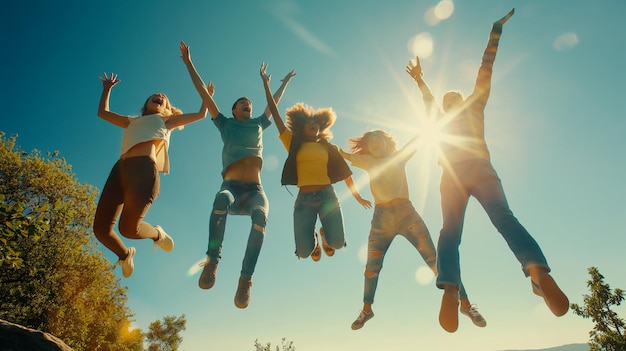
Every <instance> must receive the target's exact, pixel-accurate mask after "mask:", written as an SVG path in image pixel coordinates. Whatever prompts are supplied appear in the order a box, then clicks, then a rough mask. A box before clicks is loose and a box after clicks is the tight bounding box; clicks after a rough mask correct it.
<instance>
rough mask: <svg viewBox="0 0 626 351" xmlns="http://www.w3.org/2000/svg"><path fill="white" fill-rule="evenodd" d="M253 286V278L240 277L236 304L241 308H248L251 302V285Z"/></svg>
mask: <svg viewBox="0 0 626 351" xmlns="http://www.w3.org/2000/svg"><path fill="white" fill-rule="evenodd" d="M251 286H252V279H246V278H243V277H241V278H239V286H238V287H237V292H236V293H235V306H237V307H239V308H246V307H248V304H249V303H250V287H251Z"/></svg>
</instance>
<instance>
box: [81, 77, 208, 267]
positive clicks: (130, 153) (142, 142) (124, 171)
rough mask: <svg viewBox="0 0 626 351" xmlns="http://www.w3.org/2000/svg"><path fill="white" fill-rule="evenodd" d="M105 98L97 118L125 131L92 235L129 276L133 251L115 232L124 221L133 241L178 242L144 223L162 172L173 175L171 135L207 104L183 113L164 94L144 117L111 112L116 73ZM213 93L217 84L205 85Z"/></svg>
mask: <svg viewBox="0 0 626 351" xmlns="http://www.w3.org/2000/svg"><path fill="white" fill-rule="evenodd" d="M100 80H101V81H102V95H101V96H100V104H99V106H98V117H100V118H102V119H104V120H105V121H107V122H109V123H112V124H114V125H116V126H118V127H121V128H124V134H123V137H122V152H121V156H120V159H119V160H118V161H117V163H115V165H114V166H113V169H112V170H111V172H110V174H109V177H108V178H107V181H106V183H105V185H104V188H103V189H102V193H101V194H100V199H99V201H98V206H97V208H96V215H95V218H94V223H93V232H94V234H95V235H96V238H97V239H98V240H99V241H100V242H101V243H102V244H104V246H106V247H107V248H108V249H109V250H111V251H113V252H114V253H115V254H116V255H117V256H118V257H119V261H118V264H120V265H121V266H122V274H123V275H124V277H126V278H128V277H130V275H131V274H132V273H133V270H134V269H135V264H134V261H133V259H134V256H135V251H136V250H135V248H134V247H126V246H125V245H124V242H123V241H122V240H121V239H120V237H119V236H118V235H117V234H116V233H115V231H114V230H113V228H114V227H115V222H116V221H117V218H118V217H120V222H119V230H120V234H122V235H123V236H124V237H126V238H129V239H152V240H154V244H155V246H159V247H161V248H162V249H163V250H165V251H168V252H169V251H172V249H173V248H174V241H173V240H172V238H171V237H170V236H169V235H167V233H166V232H165V231H164V230H163V228H161V227H160V226H158V225H157V226H152V225H151V224H149V223H147V222H145V221H144V220H143V218H144V217H145V215H146V213H147V212H148V209H149V208H150V205H152V203H153V202H154V200H156V198H157V196H158V195H159V189H160V182H159V172H163V173H164V174H167V173H169V157H168V153H167V150H168V148H169V140H170V132H171V130H172V129H174V128H177V127H182V126H184V125H185V124H189V123H192V122H195V121H198V120H201V119H203V118H205V117H206V114H207V109H206V108H205V107H204V105H203V106H202V107H201V108H200V110H199V111H198V112H195V113H186V114H183V113H182V111H181V110H180V109H178V108H176V107H174V106H172V105H171V104H170V101H169V99H168V98H167V96H165V94H161V93H158V94H153V95H151V96H150V97H148V99H147V100H146V102H145V103H144V105H143V108H142V109H141V116H138V117H136V116H124V115H120V114H118V113H115V112H112V111H110V110H109V98H110V96H111V89H112V88H113V87H114V86H116V85H117V84H118V83H119V82H120V80H119V79H118V77H117V74H115V73H111V74H110V75H107V74H106V73H105V74H104V75H103V76H102V77H100ZM207 90H208V91H209V94H213V86H212V85H209V86H208V87H207Z"/></svg>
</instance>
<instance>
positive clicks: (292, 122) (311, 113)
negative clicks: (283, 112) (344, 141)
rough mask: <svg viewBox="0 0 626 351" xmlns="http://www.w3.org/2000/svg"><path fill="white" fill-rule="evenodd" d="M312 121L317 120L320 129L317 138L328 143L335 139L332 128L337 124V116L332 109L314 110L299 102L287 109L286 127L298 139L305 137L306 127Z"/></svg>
mask: <svg viewBox="0 0 626 351" xmlns="http://www.w3.org/2000/svg"><path fill="white" fill-rule="evenodd" d="M311 119H313V120H315V122H316V123H317V124H318V125H319V127H320V131H319V134H318V136H317V137H318V140H319V139H323V140H326V141H328V140H330V139H332V138H333V133H332V132H331V131H330V127H331V126H332V125H333V124H334V123H335V120H336V119H337V114H336V113H335V111H334V110H333V109H332V108H331V107H327V108H320V109H318V110H314V109H313V107H311V106H309V105H306V104H304V103H302V102H299V103H297V104H295V105H294V106H292V107H290V108H288V109H287V123H286V125H287V128H288V129H289V130H290V131H291V133H292V134H293V135H294V136H296V137H301V136H303V135H304V125H305V124H306V123H307V122H308V121H310V120H311Z"/></svg>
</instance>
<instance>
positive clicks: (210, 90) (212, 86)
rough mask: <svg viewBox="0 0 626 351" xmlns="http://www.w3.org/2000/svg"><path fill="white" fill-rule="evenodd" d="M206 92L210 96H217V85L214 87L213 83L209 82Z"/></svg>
mask: <svg viewBox="0 0 626 351" xmlns="http://www.w3.org/2000/svg"><path fill="white" fill-rule="evenodd" d="M206 91H207V92H209V95H210V96H213V94H215V85H213V83H211V82H208V83H207V85H206Z"/></svg>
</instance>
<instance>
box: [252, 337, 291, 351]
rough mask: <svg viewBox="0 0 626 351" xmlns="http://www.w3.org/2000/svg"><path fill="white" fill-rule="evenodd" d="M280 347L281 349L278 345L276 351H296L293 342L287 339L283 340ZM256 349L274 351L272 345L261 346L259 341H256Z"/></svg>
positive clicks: (258, 350) (257, 350)
mask: <svg viewBox="0 0 626 351" xmlns="http://www.w3.org/2000/svg"><path fill="white" fill-rule="evenodd" d="M280 345H281V347H280V348H279V347H278V345H276V351H296V347H295V346H293V341H287V340H286V339H285V338H282V340H281V341H280ZM254 347H256V351H272V344H271V343H269V342H268V343H267V344H265V345H261V343H260V342H259V339H256V340H254Z"/></svg>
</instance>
